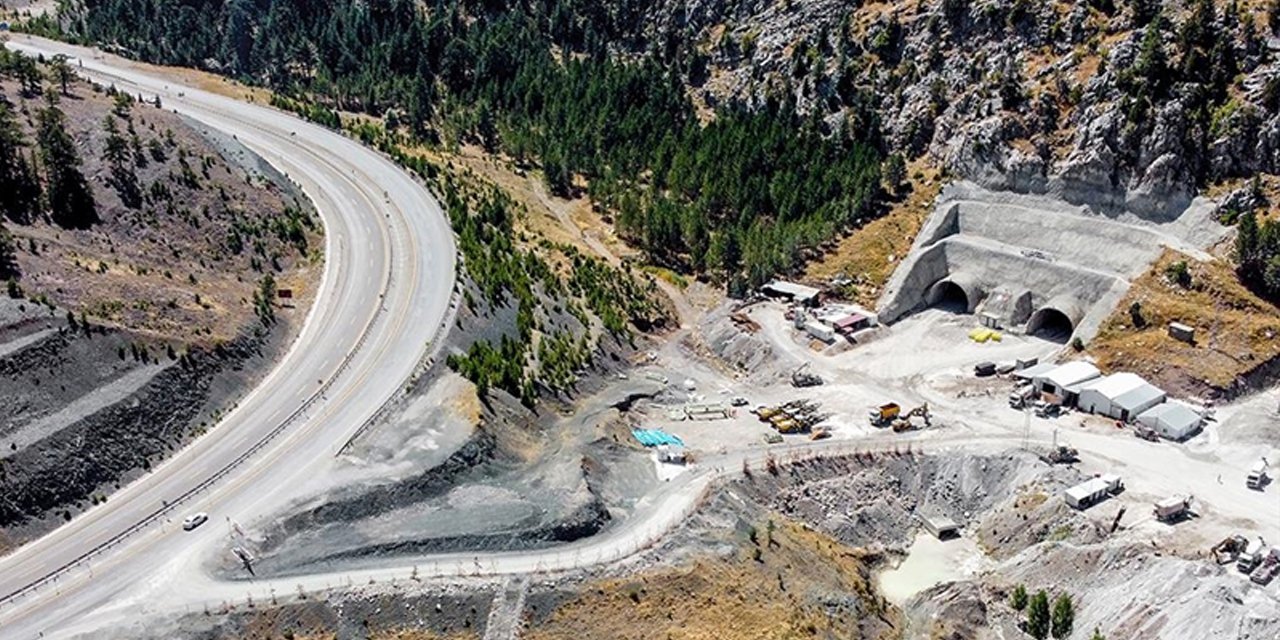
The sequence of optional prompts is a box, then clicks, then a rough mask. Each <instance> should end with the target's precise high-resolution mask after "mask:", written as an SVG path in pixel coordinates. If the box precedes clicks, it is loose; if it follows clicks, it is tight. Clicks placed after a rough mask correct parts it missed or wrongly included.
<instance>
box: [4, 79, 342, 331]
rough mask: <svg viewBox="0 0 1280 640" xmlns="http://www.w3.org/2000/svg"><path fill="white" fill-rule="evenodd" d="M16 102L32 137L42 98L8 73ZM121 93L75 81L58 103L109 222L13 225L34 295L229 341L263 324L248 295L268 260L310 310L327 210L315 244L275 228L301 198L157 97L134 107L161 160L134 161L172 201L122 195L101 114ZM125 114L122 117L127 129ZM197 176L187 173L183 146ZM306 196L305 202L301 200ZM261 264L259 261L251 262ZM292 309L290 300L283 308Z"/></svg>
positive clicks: (101, 317)
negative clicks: (234, 238) (238, 162)
mask: <svg viewBox="0 0 1280 640" xmlns="http://www.w3.org/2000/svg"><path fill="white" fill-rule="evenodd" d="M0 88H2V89H3V93H4V94H5V95H7V96H8V97H9V99H10V100H11V101H12V102H13V103H14V108H15V110H16V111H18V112H19V123H20V126H22V127H23V128H24V129H25V130H26V133H27V136H28V140H29V141H31V142H33V143H34V132H33V130H34V120H35V114H36V112H37V110H39V109H40V108H42V107H43V106H44V98H42V97H39V96H36V97H31V98H23V97H22V96H21V95H20V93H19V91H18V87H17V84H16V82H14V81H12V80H5V81H3V82H0ZM112 104H113V102H112V99H111V98H110V97H108V96H106V95H104V94H102V93H98V92H95V91H94V90H92V89H91V87H90V86H89V85H88V84H87V83H84V82H75V83H73V84H72V87H71V96H69V97H63V98H62V99H61V100H60V102H59V107H60V108H61V109H62V110H63V111H64V112H65V113H66V117H67V127H68V131H69V133H70V134H71V135H72V137H73V138H74V139H75V140H76V145H77V148H78V151H79V153H80V156H81V159H82V161H83V163H84V165H83V167H82V171H83V173H84V175H85V177H86V179H87V180H88V181H89V184H90V187H91V188H92V190H93V192H94V197H95V200H96V201H97V205H98V207H97V208H98V216H99V217H100V218H101V222H100V223H99V224H96V225H94V226H93V228H91V229H88V230H84V231H76V230H66V229H60V228H58V227H56V226H53V225H51V224H49V223H47V222H44V221H38V222H36V223H35V224H32V225H17V224H9V225H8V228H9V230H10V232H11V233H13V235H14V236H15V238H16V239H17V241H18V247H19V252H18V254H17V258H18V263H19V266H20V268H21V271H22V278H21V281H20V282H21V285H22V288H23V290H24V291H25V293H26V295H27V296H29V297H36V296H43V297H45V298H47V299H48V300H50V301H51V302H52V303H53V304H56V305H57V306H58V307H61V308H63V309H70V310H73V311H75V312H76V313H77V315H78V314H80V313H82V312H83V313H85V314H87V315H88V317H89V319H90V320H91V321H92V322H94V323H95V324H106V325H109V326H115V327H119V328H123V329H127V330H130V331H133V332H136V333H139V334H142V335H145V336H148V337H151V338H155V339H159V340H176V341H179V342H185V343H200V344H212V343H215V342H218V341H228V340H231V339H233V338H235V337H236V335H238V334H240V333H242V332H243V331H245V329H246V327H250V326H253V325H254V324H256V322H257V320H256V316H255V312H254V308H253V305H252V303H251V299H252V295H253V292H254V290H255V288H256V285H257V281H258V280H259V278H261V277H262V274H263V273H265V272H268V271H271V266H270V264H271V259H272V257H273V256H274V257H275V258H276V262H277V264H278V265H279V266H280V268H281V270H280V271H277V272H274V274H273V275H274V276H275V278H276V280H277V282H278V283H279V286H280V287H283V288H290V289H293V290H294V292H295V299H296V301H297V302H298V303H299V304H298V306H299V307H300V309H299V310H298V313H297V314H293V315H297V316H298V317H301V314H302V313H305V307H306V306H307V304H308V302H309V299H310V297H311V296H312V294H313V293H314V291H313V289H314V286H315V283H316V281H317V280H318V276H319V267H320V263H321V254H322V248H323V240H322V238H321V236H320V233H321V230H320V226H319V224H318V221H316V222H313V227H314V228H313V229H310V230H307V232H306V237H307V247H308V248H307V255H303V254H302V253H301V251H300V249H299V247H296V246H293V245H291V244H290V243H288V242H286V241H284V239H282V238H280V237H277V235H276V234H275V233H274V232H273V231H272V229H271V228H270V227H271V225H272V224H275V223H276V222H278V221H282V220H283V216H282V212H283V211H284V210H285V208H286V206H288V205H291V204H293V202H294V200H293V197H292V195H290V194H288V193H284V192H282V190H281V189H280V188H279V187H277V186H276V185H274V184H272V183H270V182H269V181H268V180H266V179H265V178H262V177H261V176H256V175H250V174H248V173H246V172H245V171H244V170H243V169H241V168H240V167H238V166H235V165H233V164H230V163H228V162H226V161H225V160H223V158H222V156H221V155H220V152H219V150H218V149H217V148H216V147H215V146H214V145H213V144H211V143H210V142H209V141H207V140H206V139H204V138H203V137H202V136H201V135H200V133H199V132H197V131H195V130H194V129H192V128H191V127H190V126H189V125H188V123H187V121H185V120H183V119H182V118H180V117H179V116H177V115H175V114H173V113H170V112H167V111H164V110H161V109H156V108H154V107H152V106H150V105H141V104H135V105H134V106H133V107H132V109H131V110H130V114H131V118H132V120H133V123H134V127H135V129H136V131H137V135H138V137H139V139H140V141H141V142H142V144H143V146H144V149H147V145H148V144H149V143H150V142H151V141H153V140H154V141H159V142H160V143H161V145H160V148H161V149H162V150H163V153H164V159H163V160H158V159H156V158H155V157H152V156H151V154H150V152H149V150H147V151H144V155H146V156H147V162H146V165H145V166H140V167H137V168H136V172H137V175H138V178H139V183H140V186H141V188H142V190H143V192H144V193H148V194H149V193H150V190H151V188H152V186H153V185H160V186H161V187H163V188H165V189H168V190H169V191H170V192H171V193H172V194H173V198H172V200H171V201H166V200H164V199H158V198H152V197H148V200H147V201H146V202H145V203H144V204H143V205H142V206H141V207H140V208H138V209H130V208H128V207H126V206H124V205H123V204H122V203H121V201H120V199H119V197H118V196H117V194H116V192H115V189H113V188H112V187H111V186H110V185H109V184H108V183H107V176H108V175H109V173H110V169H109V168H108V166H107V165H106V162H105V161H104V160H103V150H104V148H105V139H106V134H105V132H104V131H103V125H102V123H103V120H104V119H105V118H106V116H107V114H108V113H110V112H111V110H112ZM127 125H128V122H127V121H126V120H124V119H120V120H118V126H119V128H120V129H121V131H122V132H124V133H125V135H126V136H128V133H127V131H125V129H126V127H127ZM184 154H185V162H186V163H187V164H188V165H189V166H190V167H191V170H192V175H194V177H195V180H196V181H197V182H196V183H194V184H188V183H186V182H184V181H183V180H182V179H181V178H180V176H181V175H182V173H183V171H184V169H183V167H182V163H183V162H184V160H183V158H182V156H183V155H184ZM299 204H302V205H303V206H308V205H306V204H305V203H299ZM233 228H238V229H240V232H239V237H240V238H241V242H242V243H243V249H242V250H241V251H240V252H239V253H234V252H232V251H231V250H230V249H229V248H228V238H229V236H230V235H231V234H232V229H233ZM251 262H257V263H258V264H260V265H261V268H262V271H257V270H255V269H254V268H252V267H251ZM282 312H283V311H282Z"/></svg>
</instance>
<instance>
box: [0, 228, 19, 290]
mask: <svg viewBox="0 0 1280 640" xmlns="http://www.w3.org/2000/svg"><path fill="white" fill-rule="evenodd" d="M17 275H18V257H17V247H16V246H15V244H14V241H13V236H11V235H9V230H8V229H6V228H5V227H4V225H3V224H0V280H8V279H10V278H14V277H16V276H17Z"/></svg>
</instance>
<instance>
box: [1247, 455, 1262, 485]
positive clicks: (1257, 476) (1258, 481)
mask: <svg viewBox="0 0 1280 640" xmlns="http://www.w3.org/2000/svg"><path fill="white" fill-rule="evenodd" d="M1267 479H1268V478H1267V461H1266V460H1259V461H1257V462H1255V463H1254V464H1253V467H1251V468H1250V469H1249V476H1248V478H1246V479H1245V486H1247V487H1249V488H1250V489H1261V488H1262V487H1264V486H1266V484H1267Z"/></svg>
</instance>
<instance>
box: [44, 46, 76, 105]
mask: <svg viewBox="0 0 1280 640" xmlns="http://www.w3.org/2000/svg"><path fill="white" fill-rule="evenodd" d="M49 71H50V72H52V74H53V79H54V80H55V81H57V83H58V85H59V86H60V87H61V88H62V95H64V96H66V95H71V94H70V93H68V92H67V89H68V85H70V83H71V78H72V77H74V73H75V72H73V71H72V70H71V63H70V61H68V59H67V56H65V55H63V54H61V53H59V54H58V55H56V56H54V57H53V58H52V59H50V60H49Z"/></svg>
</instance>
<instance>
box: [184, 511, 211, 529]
mask: <svg viewBox="0 0 1280 640" xmlns="http://www.w3.org/2000/svg"><path fill="white" fill-rule="evenodd" d="M208 519H209V514H207V513H205V512H203V511H201V512H200V513H193V514H191V515H189V516H187V519H186V520H183V521H182V530H183V531H190V530H192V529H195V528H196V527H198V526H200V525H202V524H204V523H205V522H206V521H207V520H208Z"/></svg>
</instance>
